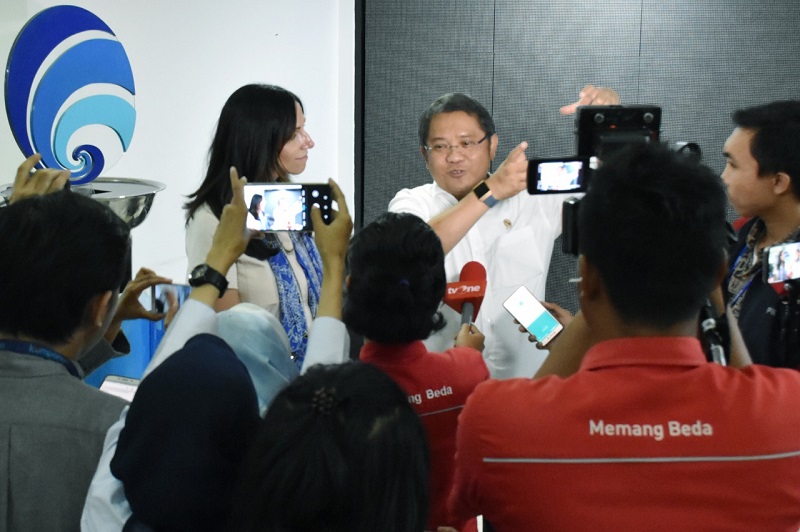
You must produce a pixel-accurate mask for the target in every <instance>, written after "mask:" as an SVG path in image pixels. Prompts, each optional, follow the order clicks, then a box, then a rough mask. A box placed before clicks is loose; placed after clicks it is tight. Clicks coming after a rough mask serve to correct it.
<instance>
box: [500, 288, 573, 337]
mask: <svg viewBox="0 0 800 532" xmlns="http://www.w3.org/2000/svg"><path fill="white" fill-rule="evenodd" d="M503 307H505V309H506V310H507V311H508V312H509V314H511V315H512V316H514V319H516V320H517V321H518V322H519V323H520V325H522V326H523V327H525V330H527V331H528V333H529V334H531V335H533V336H535V337H536V339H537V340H538V343H539V344H541V345H542V346H545V345H547V344H548V343H549V342H550V341H551V340H552V339H553V338H555V337H556V336H557V335H558V333H560V332H561V330H562V329H563V328H564V326H563V325H561V323H559V321H558V320H557V319H556V318H555V317H554V316H553V315H552V314H551V313H550V312H549V311H548V310H547V309H546V308H544V305H542V304H541V303H540V302H539V300H537V299H536V298H535V297H534V296H533V294H531V293H530V291H529V290H528V289H527V288H525V287H524V286H520V287H519V288H517V289H516V290H515V291H514V293H513V294H511V297H509V298H508V299H506V300H505V301H504V302H503Z"/></svg>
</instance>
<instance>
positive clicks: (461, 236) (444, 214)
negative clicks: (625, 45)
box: [389, 85, 619, 378]
mask: <svg viewBox="0 0 800 532" xmlns="http://www.w3.org/2000/svg"><path fill="white" fill-rule="evenodd" d="M615 103H619V95H618V94H617V93H616V92H614V91H613V90H611V89H605V88H600V87H592V86H591V85H589V86H587V87H585V88H584V89H583V91H581V95H580V100H579V101H578V102H576V103H575V104H572V105H570V106H565V107H563V108H562V109H561V112H562V113H564V114H568V113H572V112H575V109H576V108H577V106H578V105H590V104H594V105H602V104H615ZM419 139H420V152H421V153H422V157H423V158H424V159H425V163H426V165H427V167H428V170H429V171H430V173H431V177H433V183H429V184H426V185H422V186H419V187H416V188H413V189H403V190H401V191H400V192H398V193H397V195H396V196H395V197H394V199H392V201H391V202H390V203H389V210H390V211H394V212H408V213H411V214H415V215H417V216H419V217H420V218H422V219H423V220H426V221H427V222H428V223H429V224H430V225H431V227H433V229H434V230H435V231H436V234H437V235H439V238H440V239H441V240H442V245H443V247H444V251H445V254H446V256H445V270H446V272H447V280H448V282H454V281H457V280H458V278H459V274H460V272H461V268H462V267H463V266H464V265H465V264H466V263H467V262H470V261H477V262H479V263H481V264H482V265H483V266H484V267H485V268H486V273H487V284H486V294H485V297H484V299H483V303H482V305H481V307H480V312H479V313H478V315H477V317H476V319H475V324H476V326H477V327H478V329H480V330H481V331H482V332H483V334H484V335H485V336H486V342H485V345H486V347H485V349H484V351H483V355H484V359H485V360H486V365H487V366H488V367H489V371H490V372H491V375H492V377H494V378H511V377H530V376H532V375H533V374H534V373H535V372H536V370H537V369H538V367H539V366H540V365H541V363H542V361H543V360H544V357H545V356H546V354H547V352H546V351H534V352H531V347H530V344H529V343H528V341H527V336H525V335H522V334H520V333H519V331H518V329H517V327H518V326H517V325H516V324H515V323H514V320H513V318H512V317H511V316H510V315H509V314H508V313H507V312H506V311H505V309H504V308H503V301H505V299H506V298H508V296H510V295H511V293H512V292H513V291H514V290H516V289H517V288H518V287H519V286H520V285H525V286H526V287H527V288H528V289H529V290H530V291H531V292H532V293H533V294H534V295H535V296H536V297H537V298H538V299H544V295H545V293H544V292H545V285H546V282H547V272H548V269H549V266H550V256H551V254H552V251H553V241H554V240H555V239H556V238H557V237H558V235H559V234H560V233H561V204H562V202H563V200H564V197H563V196H562V195H544V196H530V195H528V194H527V192H526V183H527V170H528V161H527V157H526V156H525V150H526V148H527V147H528V143H527V142H521V143H520V144H519V145H517V146H516V147H515V148H514V149H513V150H511V152H510V153H509V154H508V156H507V157H506V159H505V160H504V161H503V163H502V164H501V165H500V166H499V167H498V169H497V171H496V172H494V173H493V174H491V175H490V174H489V167H490V165H491V162H492V160H493V159H494V157H495V153H496V151H497V143H498V137H497V133H496V132H495V126H494V121H493V120H492V117H491V115H490V114H489V112H488V111H487V110H486V108H484V107H483V106H482V105H481V104H480V103H479V102H477V101H476V100H474V99H473V98H471V97H469V96H466V95H464V94H460V93H450V94H445V95H444V96H441V97H440V98H438V99H437V100H435V101H434V102H433V103H432V104H431V105H430V106H429V107H428V109H427V110H426V111H425V112H424V113H423V114H422V116H421V117H420V122H419ZM441 310H442V312H443V314H444V316H445V319H446V320H447V326H446V327H445V328H444V329H442V330H441V331H439V332H438V333H435V334H434V335H432V336H431V337H430V338H428V340H426V342H425V344H426V346H427V347H428V349H429V350H430V351H444V350H445V349H447V348H449V347H452V344H453V338H455V336H456V335H457V333H458V328H459V317H458V314H457V313H456V312H455V311H453V310H452V309H450V308H449V307H445V306H442V309H441Z"/></svg>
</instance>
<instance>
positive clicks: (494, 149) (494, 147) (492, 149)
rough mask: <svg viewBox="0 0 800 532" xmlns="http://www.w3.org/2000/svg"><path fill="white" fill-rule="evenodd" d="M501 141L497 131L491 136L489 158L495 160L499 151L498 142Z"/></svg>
mask: <svg viewBox="0 0 800 532" xmlns="http://www.w3.org/2000/svg"><path fill="white" fill-rule="evenodd" d="M498 142H500V139H499V138H498V137H497V133H495V134H494V135H492V136H491V137H489V160H490V161H494V155H495V154H496V153H497V143H498Z"/></svg>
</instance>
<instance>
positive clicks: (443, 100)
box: [419, 92, 495, 146]
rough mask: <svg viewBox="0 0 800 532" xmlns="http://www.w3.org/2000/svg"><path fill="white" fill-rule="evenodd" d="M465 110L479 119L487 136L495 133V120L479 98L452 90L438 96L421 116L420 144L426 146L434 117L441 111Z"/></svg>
mask: <svg viewBox="0 0 800 532" xmlns="http://www.w3.org/2000/svg"><path fill="white" fill-rule="evenodd" d="M456 111H463V112H465V113H467V114H468V115H471V116H474V117H475V118H476V119H477V120H478V124H480V126H481V129H482V130H483V132H484V133H486V135H487V136H489V137H491V136H492V135H494V134H495V127H494V120H492V115H491V114H489V111H487V110H486V108H485V107H484V106H483V105H481V104H480V102H478V100H476V99H474V98H472V97H471V96H467V95H466V94H463V93H460V92H450V93H448V94H444V95H442V96H439V97H438V98H436V99H435V100H434V101H433V102H432V103H431V104H430V105H429V106H428V108H427V109H425V112H423V113H422V115H420V117H419V145H420V146H426V143H427V142H428V132H429V130H430V128H431V120H433V117H434V116H436V115H438V114H441V113H454V112H456Z"/></svg>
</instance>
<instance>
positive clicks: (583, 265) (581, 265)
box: [578, 255, 603, 300]
mask: <svg viewBox="0 0 800 532" xmlns="http://www.w3.org/2000/svg"><path fill="white" fill-rule="evenodd" d="M578 275H579V276H580V279H581V281H580V292H579V296H580V298H581V299H583V298H586V299H588V300H592V299H595V298H597V295H598V294H599V293H600V292H601V291H602V287H603V283H602V281H601V280H600V274H599V272H598V271H597V268H595V267H594V265H593V264H592V263H591V261H589V260H588V259H587V258H586V256H585V255H580V256H579V257H578Z"/></svg>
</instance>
